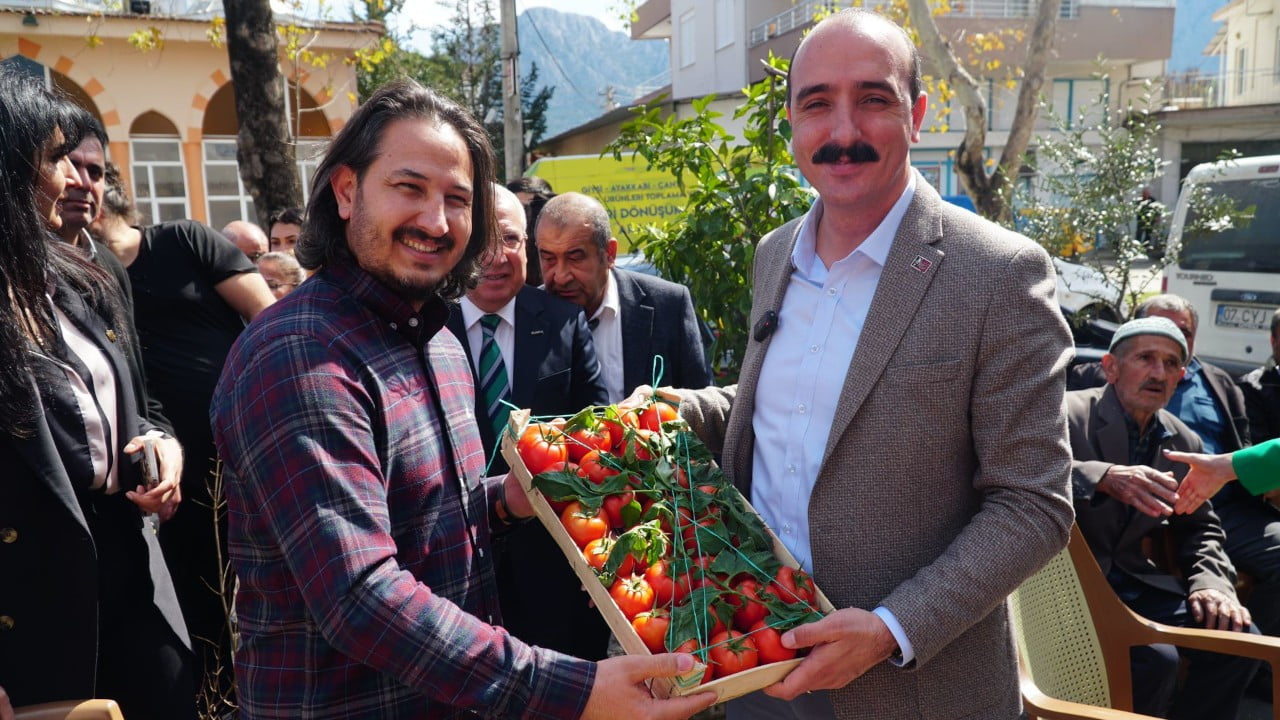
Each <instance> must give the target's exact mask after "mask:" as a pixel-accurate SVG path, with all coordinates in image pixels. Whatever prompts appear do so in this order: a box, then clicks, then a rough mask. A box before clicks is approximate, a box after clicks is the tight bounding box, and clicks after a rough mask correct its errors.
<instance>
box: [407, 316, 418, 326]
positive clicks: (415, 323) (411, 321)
mask: <svg viewBox="0 0 1280 720" xmlns="http://www.w3.org/2000/svg"><path fill="white" fill-rule="evenodd" d="M409 327H418V318H409Z"/></svg>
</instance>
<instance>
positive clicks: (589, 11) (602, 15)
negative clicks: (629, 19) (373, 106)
mask: <svg viewBox="0 0 1280 720" xmlns="http://www.w3.org/2000/svg"><path fill="white" fill-rule="evenodd" d="M621 5H622V3H621V2H611V1H610V0H516V15H519V14H520V13H522V12H524V11H525V10H527V9H529V8H531V7H550V8H555V9H556V10H559V11H561V12H567V13H577V14H579V15H589V16H591V17H593V18H596V19H597V20H599V21H600V22H602V23H604V24H605V26H606V27H608V28H609V29H610V30H625V29H626V27H625V25H624V23H623V21H622V18H621V15H622V10H619V9H615V8H617V7H620V6H621ZM452 6H453V2H452V1H451V0H447V1H446V2H443V3H442V2H439V1H438V0H413V1H412V2H407V3H405V7H403V8H402V9H401V10H400V17H399V26H398V29H399V30H407V29H408V28H409V27H410V26H411V25H412V26H413V27H416V28H420V29H419V30H417V32H415V33H414V36H413V44H414V45H417V46H419V47H423V48H425V47H426V46H427V45H428V44H429V43H430V42H431V40H430V30H429V28H432V27H435V26H437V25H440V24H441V23H444V22H446V21H447V20H448V19H449V18H450V17H451V16H452V15H453V9H452ZM493 6H494V13H495V14H496V13H497V12H498V3H497V2H496V0H495V1H494V3H493Z"/></svg>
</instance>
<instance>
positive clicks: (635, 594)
mask: <svg viewBox="0 0 1280 720" xmlns="http://www.w3.org/2000/svg"><path fill="white" fill-rule="evenodd" d="M609 596H610V597H612V598H613V601H614V602H615V603H617V605H618V609H619V610H621V611H622V614H623V615H625V616H626V618H627V619H628V620H632V619H634V618H635V616H637V615H639V614H640V613H642V612H646V611H648V610H652V609H653V588H651V587H649V583H647V582H645V581H644V578H643V577H640V576H639V575H630V576H627V577H620V578H618V579H617V580H615V581H614V582H613V587H611V588H609Z"/></svg>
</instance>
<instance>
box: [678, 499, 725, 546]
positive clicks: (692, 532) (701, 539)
mask: <svg viewBox="0 0 1280 720" xmlns="http://www.w3.org/2000/svg"><path fill="white" fill-rule="evenodd" d="M681 509H682V510H683V509H684V508H681ZM715 524H716V519H715V518H713V517H704V518H702V519H701V520H699V521H698V522H697V524H696V525H695V524H693V523H685V524H683V525H681V526H680V527H681V528H682V530H681V531H680V537H681V538H683V540H684V549H685V550H688V551H689V552H697V551H698V548H699V545H700V544H702V543H706V542H708V541H710V540H711V539H712V535H711V533H712V532H714V531H713V530H711V527H712V526H714V525H715ZM698 525H701V526H702V527H704V528H706V529H705V530H701V531H700V530H698Z"/></svg>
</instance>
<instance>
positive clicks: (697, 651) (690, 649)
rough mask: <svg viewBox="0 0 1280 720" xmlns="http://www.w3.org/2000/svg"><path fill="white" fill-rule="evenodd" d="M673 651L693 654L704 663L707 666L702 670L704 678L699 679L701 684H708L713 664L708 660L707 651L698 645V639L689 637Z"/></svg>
mask: <svg viewBox="0 0 1280 720" xmlns="http://www.w3.org/2000/svg"><path fill="white" fill-rule="evenodd" d="M672 652H678V653H687V654H689V655H692V656H693V658H694V659H695V660H697V661H698V662H700V663H702V664H703V665H705V666H706V667H705V668H703V670H702V680H700V681H698V684H699V685H703V684H706V682H707V681H708V680H710V679H711V665H709V664H708V662H707V654H708V653H707V651H706V650H703V649H702V648H700V647H698V641H697V640H693V639H689V640H685V641H684V642H682V643H680V645H679V646H678V647H677V648H676V649H675V650H673V651H672Z"/></svg>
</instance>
